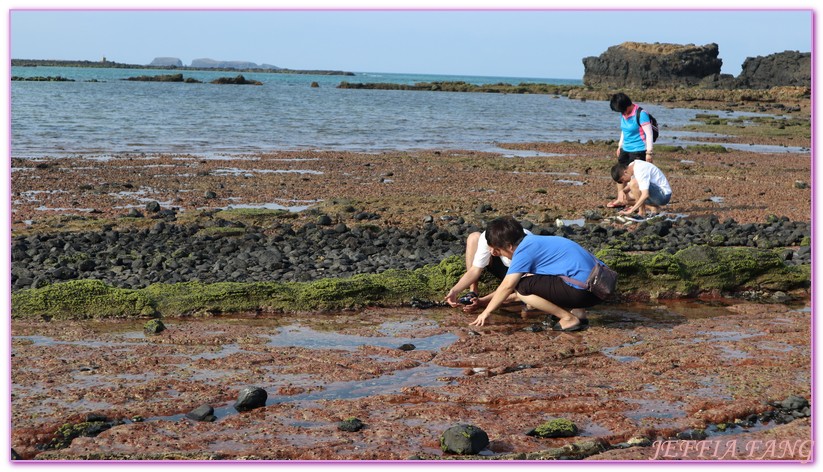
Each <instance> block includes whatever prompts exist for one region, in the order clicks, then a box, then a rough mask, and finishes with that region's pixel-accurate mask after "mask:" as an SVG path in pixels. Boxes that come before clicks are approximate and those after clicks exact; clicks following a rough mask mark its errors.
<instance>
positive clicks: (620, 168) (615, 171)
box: [612, 162, 628, 183]
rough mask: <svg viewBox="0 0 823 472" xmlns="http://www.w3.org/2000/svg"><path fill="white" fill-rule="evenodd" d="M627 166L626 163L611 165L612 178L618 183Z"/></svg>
mask: <svg viewBox="0 0 823 472" xmlns="http://www.w3.org/2000/svg"><path fill="white" fill-rule="evenodd" d="M627 167H628V166H627V165H626V164H621V163H619V162H618V163H617V164H615V165H614V166H613V167H612V180H614V181H615V182H617V183H620V179H621V178H622V177H623V173H624V172H626V168H627Z"/></svg>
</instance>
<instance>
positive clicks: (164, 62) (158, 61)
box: [149, 57, 183, 67]
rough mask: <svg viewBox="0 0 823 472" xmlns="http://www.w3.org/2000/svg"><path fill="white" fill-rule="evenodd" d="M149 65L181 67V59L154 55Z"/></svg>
mask: <svg viewBox="0 0 823 472" xmlns="http://www.w3.org/2000/svg"><path fill="white" fill-rule="evenodd" d="M149 65H150V66H158V67H183V61H181V60H180V59H178V58H176V57H155V58H154V60H153V61H151V64H149Z"/></svg>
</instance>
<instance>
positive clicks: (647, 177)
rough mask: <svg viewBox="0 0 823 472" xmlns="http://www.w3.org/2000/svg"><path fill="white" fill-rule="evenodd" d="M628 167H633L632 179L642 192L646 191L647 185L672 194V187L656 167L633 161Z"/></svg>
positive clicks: (647, 163)
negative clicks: (652, 185)
mask: <svg viewBox="0 0 823 472" xmlns="http://www.w3.org/2000/svg"><path fill="white" fill-rule="evenodd" d="M629 165H630V166H632V167H634V179H635V180H637V187H638V188H639V189H640V190H641V191H642V190H648V189H649V184H655V185H657V186H658V187H660V190H662V191H663V193H666V194H670V193H672V187H671V186H670V185H669V181H668V180H667V179H666V176H665V175H663V171H661V170H660V169H658V168H657V166H656V165H654V164H651V163H649V162H646V161H641V160H635V161H632V162H631V164H629Z"/></svg>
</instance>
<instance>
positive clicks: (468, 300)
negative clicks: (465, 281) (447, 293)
mask: <svg viewBox="0 0 823 472" xmlns="http://www.w3.org/2000/svg"><path fill="white" fill-rule="evenodd" d="M472 298H477V294H476V293H475V292H469V293H467V294H465V295H463V296H462V297H460V298H458V299H457V301H458V303H461V304H463V305H471V304H472Z"/></svg>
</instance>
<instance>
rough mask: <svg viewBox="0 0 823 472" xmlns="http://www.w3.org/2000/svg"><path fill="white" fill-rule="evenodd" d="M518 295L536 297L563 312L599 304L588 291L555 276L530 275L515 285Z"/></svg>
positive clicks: (598, 300)
mask: <svg viewBox="0 0 823 472" xmlns="http://www.w3.org/2000/svg"><path fill="white" fill-rule="evenodd" d="M516 290H517V293H519V294H520V295H537V296H538V297H540V298H543V299H546V300H548V301H550V302H552V303H554V304H555V305H557V306H559V307H560V308H563V309H565V310H571V309H573V308H588V307H590V306H594V305H597V304H598V303H600V299H599V298H597V296H595V295H594V294H593V293H591V292H589V291H588V290H581V289H578V288H574V287H572V286H570V285H568V284H567V283H566V282H565V281H563V279H561V278H560V277H557V276H556V275H530V276H527V277H523V278H522V279H520V282H518V284H517V289H516Z"/></svg>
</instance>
